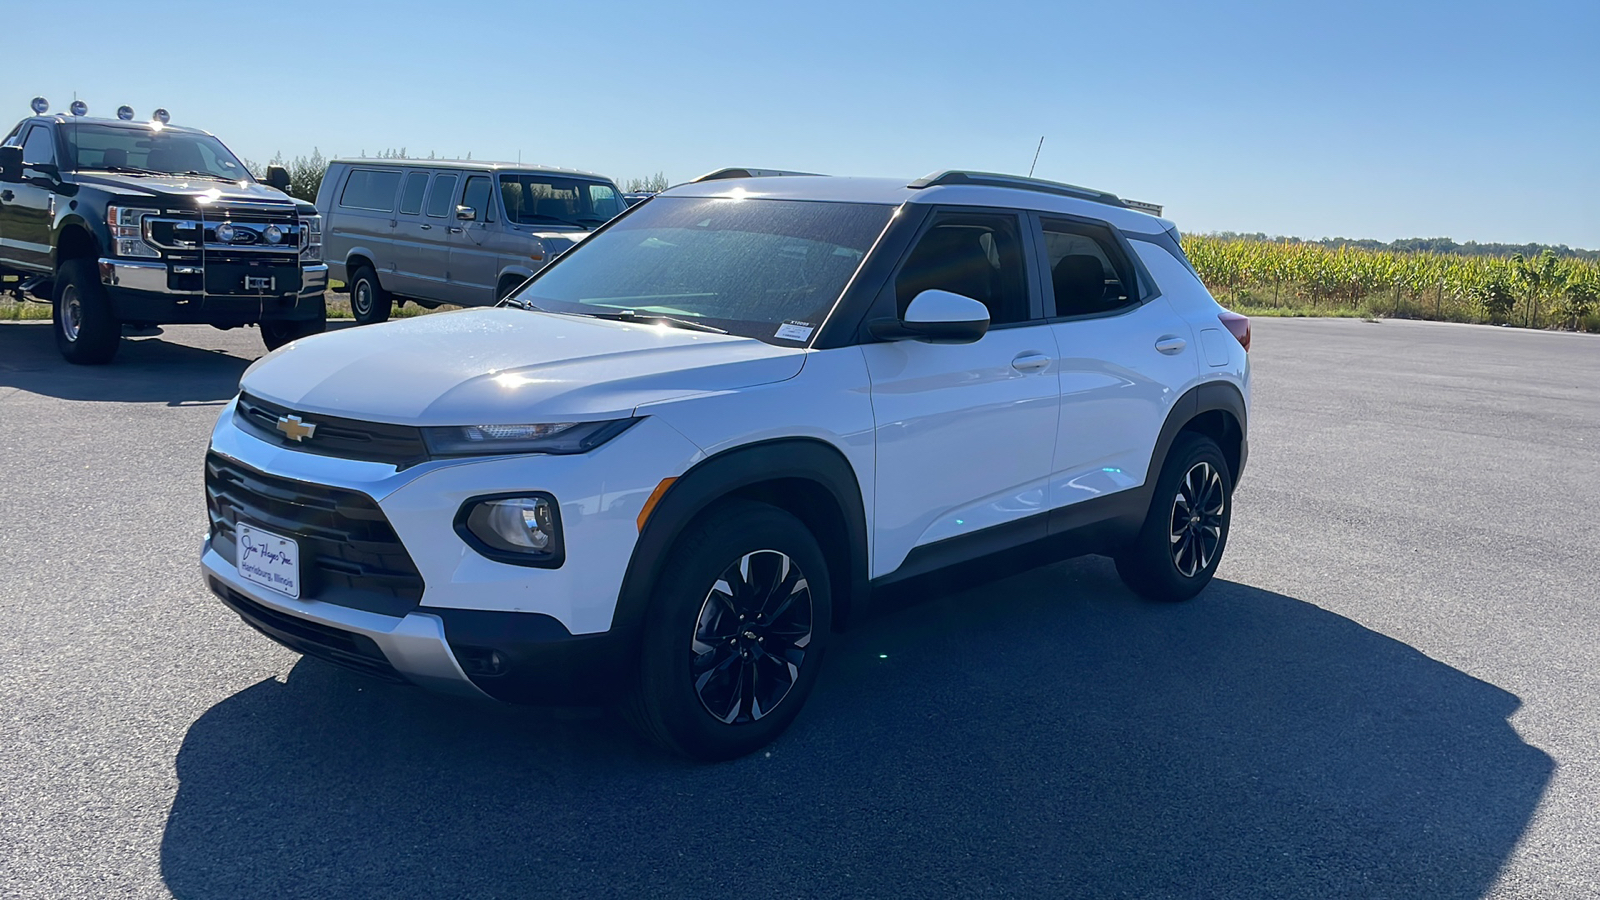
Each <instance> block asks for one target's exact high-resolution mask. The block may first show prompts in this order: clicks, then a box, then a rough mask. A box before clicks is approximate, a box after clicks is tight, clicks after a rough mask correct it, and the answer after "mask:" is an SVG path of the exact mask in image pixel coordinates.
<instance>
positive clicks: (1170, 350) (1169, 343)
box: [1156, 334, 1189, 356]
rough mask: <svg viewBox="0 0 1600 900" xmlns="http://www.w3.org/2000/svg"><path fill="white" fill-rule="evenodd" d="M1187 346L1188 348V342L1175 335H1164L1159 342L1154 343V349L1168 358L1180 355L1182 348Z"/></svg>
mask: <svg viewBox="0 0 1600 900" xmlns="http://www.w3.org/2000/svg"><path fill="white" fill-rule="evenodd" d="M1187 346H1189V342H1188V341H1186V340H1184V339H1183V338H1181V337H1178V336H1177V335H1175V334H1169V335H1165V336H1163V337H1162V338H1161V340H1159V341H1156V349H1157V350H1158V351H1160V352H1162V353H1165V354H1166V355H1168V356H1173V355H1176V354H1179V353H1182V352H1183V348H1185V347H1187Z"/></svg>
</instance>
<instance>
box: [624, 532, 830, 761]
mask: <svg viewBox="0 0 1600 900" xmlns="http://www.w3.org/2000/svg"><path fill="white" fill-rule="evenodd" d="M651 596H652V600H651V602H650V607H649V609H648V610H647V612H646V614H645V622H644V633H643V638H642V652H641V658H640V667H639V672H638V675H637V678H636V679H635V681H634V684H633V686H632V690H631V692H630V695H629V697H628V699H627V703H626V706H625V708H624V712H625V713H626V714H627V717H628V719H629V721H630V722H631V723H632V724H633V725H634V727H635V728H636V729H638V731H639V732H640V734H641V735H642V736H644V737H645V738H646V739H648V740H650V741H651V742H653V743H655V744H657V745H658V746H660V747H662V748H663V749H666V750H668V751H670V752H673V753H678V754H682V755H684V756H688V757H692V758H694V759H700V760H707V761H711V760H723V759H733V758H734V757H739V756H744V755H745V754H747V753H751V752H753V751H755V750H758V749H760V748H761V747H764V746H766V745H767V744H770V743H771V742H772V741H773V740H774V739H776V738H777V737H778V735H780V734H782V733H783V731H784V729H786V728H788V727H789V724H790V723H791V722H793V721H794V718H795V716H796V715H797V714H799V712H800V708H801V706H803V705H804V704H805V701H806V698H807V697H808V696H809V695H810V693H811V688H812V686H813V685H814V684H815V683H816V680H817V672H818V670H819V669H820V668H821V665H822V655H823V652H824V651H825V649H826V647H827V641H828V635H829V629H830V628H831V627H832V622H833V620H832V611H833V605H832V596H831V594H830V592H829V582H828V566H827V561H826V559H825V558H824V557H823V555H822V549H821V548H820V547H819V546H818V545H817V541H816V538H814V537H813V536H812V535H811V532H810V531H809V530H807V529H806V527H805V525H803V524H802V523H801V522H800V520H798V519H796V518H795V517H794V516H791V515H789V514H788V513H786V512H784V511H783V510H781V509H778V508H777V507H774V506H769V505H767V504H764V503H755V502H752V501H748V500H733V501H728V502H726V503H723V504H721V505H719V506H717V507H716V508H715V509H713V510H712V511H710V512H709V513H708V514H706V515H704V516H702V517H701V518H700V519H699V520H697V522H696V524H694V525H693V526H691V527H690V529H689V530H688V531H686V532H685V533H684V534H683V535H681V536H680V537H679V539H678V540H677V542H676V543H675V544H674V545H673V549H672V550H671V558H670V559H669V560H668V561H667V563H666V566H665V568H664V569H663V570H662V572H661V575H660V577H659V578H658V579H657V581H656V583H655V585H654V589H653V590H652V591H651Z"/></svg>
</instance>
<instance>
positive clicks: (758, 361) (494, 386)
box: [240, 308, 805, 425]
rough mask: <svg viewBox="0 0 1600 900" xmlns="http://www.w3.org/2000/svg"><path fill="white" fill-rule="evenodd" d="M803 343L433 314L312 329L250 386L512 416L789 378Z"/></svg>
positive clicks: (610, 414) (524, 419) (330, 410)
mask: <svg viewBox="0 0 1600 900" xmlns="http://www.w3.org/2000/svg"><path fill="white" fill-rule="evenodd" d="M804 360H805V351H803V350H800V349H796V348H789V347H776V346H773V345H771V344H765V343H762V342H761V341H758V340H754V339H752V338H745V337H735V336H732V335H720V334H710V333H705V332H697V331H688V330H684V329H680V328H671V327H667V326H658V325H645V324H640V323H629V322H615V321H607V320H604V319H592V318H584V317H581V316H563V315H556V314H553V313H539V312H532V311H528V310H521V309H510V308H503V309H477V310H462V311H460V312H446V313H435V314H433V315H427V316H419V317H417V318H414V319H407V320H401V321H395V322H389V323H387V324H383V325H368V326H365V327H361V328H346V329H342V330H340V331H337V332H332V333H329V334H323V335H317V336H314V337H309V338H303V339H301V340H298V341H295V342H294V343H292V344H289V345H288V346H286V347H284V348H282V349H280V350H278V351H277V352H275V353H272V354H270V355H268V356H266V357H264V358H262V359H261V360H260V361H259V362H257V363H256V364H255V365H254V366H252V367H251V368H250V369H249V370H248V371H246V372H245V377H244V379H243V380H242V381H241V383H240V388H241V390H243V391H245V392H247V393H249V394H251V395H252V396H256V397H260V398H262V399H263V400H268V401H271V402H274V403H278V404H281V405H283V406H287V407H289V408H291V409H294V410H298V411H304V412H312V413H323V414H326V415H330V416H341V417H345V418H351V419H363V420H367V421H373V422H388V423H392V424H397V425H511V424H521V423H529V422H550V421H573V420H578V421H585V420H589V421H592V420H597V419H607V418H618V417H622V416H627V415H631V414H632V413H633V411H634V409H636V408H637V407H638V406H640V405H641V404H645V403H654V402H659V401H662V400H670V399H674V398H677V397H684V396H688V395H691V394H698V393H705V392H710V391H730V390H738V389H740V388H745V387H752V386H754V385H758V384H770V383H772V382H775V381H783V380H785V379H788V378H793V377H794V376H795V375H797V374H799V372H800V367H801V365H802V364H803V363H804Z"/></svg>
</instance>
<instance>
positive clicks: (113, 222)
mask: <svg viewBox="0 0 1600 900" xmlns="http://www.w3.org/2000/svg"><path fill="white" fill-rule="evenodd" d="M160 212H161V211H160V210H156V209H140V208H138V207H136V206H107V207H106V225H107V226H109V227H110V228H111V243H112V253H114V254H116V255H117V256H142V257H146V258H152V259H159V258H160V257H161V252H160V251H159V250H157V249H156V248H155V247H153V246H151V245H150V243H149V242H148V241H146V240H145V236H144V217H145V216H154V215H159V214H160Z"/></svg>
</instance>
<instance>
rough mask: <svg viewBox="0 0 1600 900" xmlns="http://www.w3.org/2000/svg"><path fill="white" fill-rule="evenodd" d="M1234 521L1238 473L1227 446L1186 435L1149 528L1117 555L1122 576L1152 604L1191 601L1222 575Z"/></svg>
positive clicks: (1171, 458)
mask: <svg viewBox="0 0 1600 900" xmlns="http://www.w3.org/2000/svg"><path fill="white" fill-rule="evenodd" d="M1232 520H1233V475H1232V473H1231V472H1230V471H1229V470H1228V463H1227V459H1226V458H1225V457H1224V456H1223V455H1222V448H1220V447H1218V446H1217V442H1216V441H1214V440H1212V439H1211V438H1209V437H1206V436H1205V435H1202V434H1196V433H1194V432H1184V433H1182V434H1180V435H1178V439H1177V440H1176V441H1175V442H1173V445H1172V450H1171V451H1170V452H1169V453H1168V454H1167V460H1166V463H1165V464H1164V465H1163V466H1162V467H1161V475H1160V476H1159V477H1158V478H1157V479H1156V487H1155V496H1154V497H1153V498H1152V499H1151V501H1150V510H1149V512H1147V513H1146V514H1145V521H1144V526H1143V527H1142V528H1141V529H1140V530H1139V535H1138V537H1136V538H1134V540H1133V543H1132V544H1130V545H1129V546H1128V547H1127V549H1125V550H1124V551H1123V552H1122V553H1121V554H1118V556H1117V557H1116V563H1117V574H1118V575H1121V576H1122V581H1123V583H1125V584H1126V585H1127V586H1128V587H1130V588H1132V589H1133V590H1134V591H1135V592H1137V593H1138V594H1140V595H1141V596H1143V597H1146V598H1148V599H1150V600H1160V601H1165V602H1178V601H1181V600H1187V599H1189V598H1190V597H1193V596H1194V595H1195V594H1198V593H1200V592H1201V591H1202V590H1204V589H1205V587H1206V585H1208V584H1210V583H1211V579H1212V577H1213V576H1215V575H1216V572H1217V564H1218V563H1219V562H1221V561H1222V552H1223V551H1224V550H1225V549H1227V546H1228V527H1229V525H1230V523H1231V522H1232Z"/></svg>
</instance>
